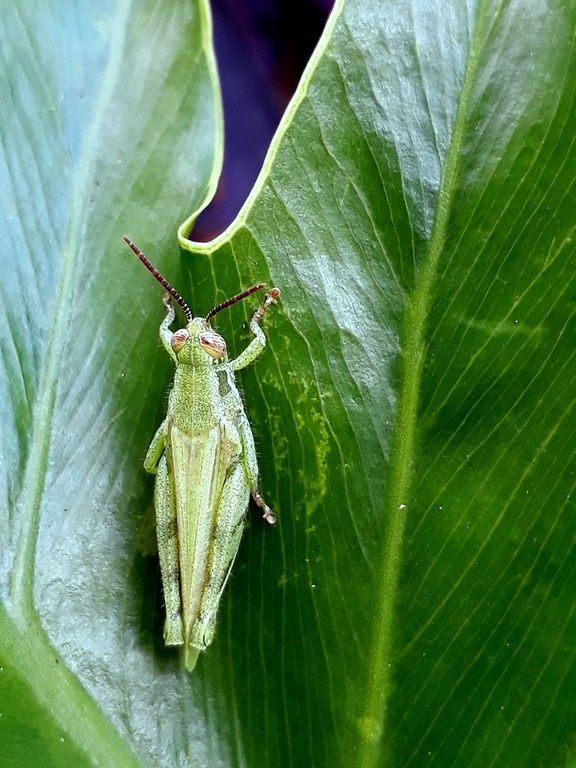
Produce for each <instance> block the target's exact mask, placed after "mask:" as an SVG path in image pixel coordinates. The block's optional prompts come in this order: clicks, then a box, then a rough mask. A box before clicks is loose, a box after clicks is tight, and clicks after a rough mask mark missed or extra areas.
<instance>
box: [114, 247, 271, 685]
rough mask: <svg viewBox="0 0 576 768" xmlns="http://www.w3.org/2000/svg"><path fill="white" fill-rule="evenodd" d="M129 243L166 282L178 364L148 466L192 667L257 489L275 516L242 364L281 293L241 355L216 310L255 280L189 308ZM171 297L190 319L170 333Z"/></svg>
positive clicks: (172, 351)
mask: <svg viewBox="0 0 576 768" xmlns="http://www.w3.org/2000/svg"><path fill="white" fill-rule="evenodd" d="M124 240H125V242H126V243H127V244H128V245H129V246H130V248H131V249H132V250H133V251H134V253H135V254H136V256H138V258H139V259H140V261H141V262H142V263H143V264H144V266H145V267H146V268H147V269H148V270H149V271H150V272H151V273H152V275H153V276H154V277H155V278H156V280H158V282H159V283H160V284H161V285H162V286H163V287H164V288H165V289H166V291H167V293H166V294H165V296H164V299H163V302H164V305H165V307H166V317H165V319H164V320H163V321H162V323H161V324H160V339H161V340H162V343H163V345H164V347H165V348H166V351H167V352H168V354H169V355H170V357H171V358H172V360H173V361H174V362H175V364H176V372H175V376H174V386H173V387H172V391H171V392H170V396H169V399H168V413H167V415H166V418H165V419H164V421H163V422H162V424H161V425H160V427H159V428H158V430H157V432H156V434H155V435H154V438H153V439H152V442H151V444H150V447H149V449H148V453H147V454H146V459H145V460H144V468H145V469H146V471H147V472H150V473H151V474H153V475H156V483H155V488H154V507H155V510H156V528H157V537H158V553H159V556H160V571H161V574H162V585H163V588H164V601H165V604H166V621H165V624H164V642H165V643H166V645H170V646H174V645H176V646H178V645H183V646H184V652H185V654H184V656H185V663H186V667H187V668H188V669H189V670H192V669H194V666H195V664H196V661H197V659H198V654H199V652H200V651H203V650H205V649H206V648H207V647H208V646H209V645H210V643H211V642H212V638H213V637H214V629H215V623H216V613H217V610H218V604H219V603H220V598H221V597H222V592H223V590H224V587H225V585H226V582H227V580H228V577H229V576H230V571H231V569H232V565H233V563H234V559H235V557H236V554H237V552H238V547H239V546H240V539H241V537H242V532H243V529H244V524H245V520H246V512H247V509H248V503H249V500H250V497H252V499H253V500H254V502H255V503H256V504H257V505H258V507H260V509H262V513H263V517H264V519H265V520H266V521H267V522H268V523H270V524H274V523H275V522H276V517H275V515H274V513H273V512H272V510H271V509H270V507H269V506H268V505H267V504H266V502H265V501H264V499H263V498H262V496H260V493H259V491H258V464H257V459H256V448H255V446H254V438H253V436H252V430H251V429H250V424H249V422H248V418H247V416H246V413H245V411H244V405H243V403H242V399H241V397H240V393H239V392H238V389H237V387H236V384H235V381H234V373H235V371H238V370H240V369H241V368H244V367H245V366H247V365H249V364H250V363H251V362H252V361H253V360H255V359H256V358H257V357H258V355H259V354H260V353H261V352H262V350H263V349H264V347H265V345H266V337H265V335H264V333H263V331H262V329H261V328H260V321H261V319H262V317H263V315H264V313H265V312H266V311H267V309H268V308H269V307H270V306H272V305H273V304H275V303H276V301H277V299H278V297H279V296H280V291H279V290H278V288H272V290H271V291H269V292H268V293H267V294H266V298H265V299H264V301H263V303H262V304H261V305H260V306H259V307H258V309H257V310H256V311H255V312H254V314H253V315H252V319H251V321H250V330H251V331H252V333H253V334H254V338H253V339H252V341H251V342H250V344H249V345H248V346H247V347H246V349H245V350H244V351H243V352H241V353H240V354H239V355H238V357H236V358H235V359H234V360H229V359H228V356H227V352H226V342H225V341H224V339H223V338H222V336H220V335H219V334H218V333H216V332H215V331H213V330H212V329H211V327H210V321H211V320H212V318H213V317H214V316H215V315H216V314H218V313H219V312H221V311H222V310H223V309H226V308H227V307H230V306H231V305H232V304H235V303H236V302H238V301H241V300H242V299H245V298H246V297H247V296H250V295H251V294H252V293H254V292H255V291H259V290H261V289H262V288H264V287H265V285H264V283H257V284H256V285H253V286H252V287H251V288H247V289H246V290H244V291H242V292H241V293H238V294H237V295H236V296H232V297H231V298H230V299H227V300H226V301H224V302H222V303H221V304H218V306H216V307H214V309H211V310H210V312H208V314H207V315H206V317H192V312H191V311H190V308H189V307H188V305H187V304H186V302H185V301H184V299H183V298H182V297H181V296H180V294H179V293H178V292H177V291H176V290H175V289H174V288H173V287H172V286H171V285H170V283H168V281H167V280H166V279H165V278H164V277H163V276H162V275H161V274H160V272H158V270H157V269H156V267H154V266H153V265H152V263H151V262H150V261H149V260H148V259H147V258H146V256H145V255H144V254H143V253H142V251H141V250H140V249H139V248H138V247H137V246H136V245H135V244H134V243H133V242H132V241H131V240H130V239H129V238H127V237H125V238H124ZM171 298H173V299H174V300H175V301H176V302H177V303H178V304H179V305H180V307H181V308H182V310H183V311H184V314H185V315H186V320H187V325H186V327H185V328H182V329H180V330H178V331H175V332H174V333H172V332H171V331H170V328H169V327H170V325H171V324H172V322H173V321H174V317H175V311H174V307H173V306H172V302H171V300H170V299H171Z"/></svg>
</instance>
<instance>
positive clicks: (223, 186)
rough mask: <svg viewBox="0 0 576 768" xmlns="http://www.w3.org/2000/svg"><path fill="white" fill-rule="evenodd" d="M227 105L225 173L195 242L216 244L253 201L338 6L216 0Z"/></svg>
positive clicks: (312, 0)
mask: <svg viewBox="0 0 576 768" xmlns="http://www.w3.org/2000/svg"><path fill="white" fill-rule="evenodd" d="M211 5H212V14H213V20H214V42H215V48H216V58H217V62H218V70H219V74H220V81H221V86H222V97H223V101H224V131H225V140H224V168H223V171H222V176H221V179H220V183H219V185H218V190H217V192H216V196H215V198H214V200H213V202H212V203H211V204H210V206H209V207H208V208H207V209H206V210H205V211H204V212H203V213H202V214H201V215H200V216H199V218H198V220H197V222H196V225H195V227H194V230H193V233H192V238H193V239H194V240H201V241H207V240H212V239H213V238H214V237H216V236H217V235H218V234H220V232H222V230H224V229H225V228H226V227H227V226H228V224H230V223H231V222H232V221H233V219H234V217H235V216H236V214H237V213H238V211H239V209H240V208H241V206H242V204H243V203H244V201H245V200H246V197H247V196H248V194H249V192H250V190H251V188H252V186H253V184H254V181H255V180H256V177H257V175H258V172H259V170H260V168H261V166H262V162H263V160H264V156H265V154H266V150H267V149H268V146H269V144H270V141H271V139H272V136H273V134H274V131H275V130H276V127H277V125H278V123H279V122H280V118H281V117H282V114H283V113H284V110H285V109H286V105H287V104H288V102H289V100H290V98H291V96H292V94H293V93H294V90H295V88H296V86H297V85H298V81H299V79H300V75H301V74H302V71H303V70H304V67H305V66H306V63H307V61H308V59H309V58H310V55H311V54H312V51H313V50H314V47H315V45H316V43H317V42H318V39H319V37H320V35H321V34H322V30H323V28H324V24H325V23H326V19H327V17H328V13H329V11H330V9H331V7H332V2H331V0H212V3H211Z"/></svg>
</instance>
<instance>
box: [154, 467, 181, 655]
mask: <svg viewBox="0 0 576 768" xmlns="http://www.w3.org/2000/svg"><path fill="white" fill-rule="evenodd" d="M154 506H155V508H156V530H157V537H158V554H159V556H160V571H161V573H162V587H163V590H164V602H165V604H166V621H165V623H164V642H165V643H166V645H182V643H183V642H184V639H183V633H182V601H181V597H180V575H179V574H180V570H179V563H178V535H177V530H176V502H175V499H174V490H173V488H172V483H171V482H170V478H169V477H168V465H167V462H166V456H162V457H161V458H160V461H159V462H158V471H157V474H156V485H155V488H154Z"/></svg>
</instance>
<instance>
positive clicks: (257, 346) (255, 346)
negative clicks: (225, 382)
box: [230, 288, 280, 371]
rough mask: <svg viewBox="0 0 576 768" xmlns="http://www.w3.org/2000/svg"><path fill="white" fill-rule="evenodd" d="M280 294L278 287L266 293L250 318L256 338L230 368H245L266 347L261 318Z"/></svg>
mask: <svg viewBox="0 0 576 768" xmlns="http://www.w3.org/2000/svg"><path fill="white" fill-rule="evenodd" d="M279 296H280V291H279V289H278V288H272V290H271V291H270V293H267V294H266V298H265V299H264V301H263V302H262V304H260V306H259V307H258V309H257V310H256V312H254V314H253V315H252V319H251V320H250V330H251V331H252V333H253V334H254V338H253V339H252V341H251V342H250V344H248V346H247V347H246V349H245V350H244V351H243V352H240V354H239V355H238V357H237V358H236V359H235V360H231V361H230V368H231V369H232V370H233V371H239V370H240V369H241V368H245V367H246V366H247V365H250V363H252V362H253V361H254V360H256V358H257V357H258V355H259V354H260V353H261V352H262V350H263V349H264V347H265V346H266V336H265V335H264V331H263V330H262V328H260V320H262V317H263V316H264V313H265V312H266V311H267V310H268V309H269V308H270V307H271V306H272V305H273V304H276V301H277V300H278V297H279Z"/></svg>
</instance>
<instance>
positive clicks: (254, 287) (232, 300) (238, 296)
mask: <svg viewBox="0 0 576 768" xmlns="http://www.w3.org/2000/svg"><path fill="white" fill-rule="evenodd" d="M262 288H266V283H256V285H251V286H250V288H246V290H244V291H240V293H237V294H236V295H235V296H231V297H230V298H229V299H226V301H223V302H222V303H221V304H217V305H216V306H215V307H214V309H211V310H210V312H208V314H207V315H206V317H205V318H204V319H205V320H206V322H207V323H208V322H210V320H211V319H212V318H213V317H214V315H217V314H218V312H222V310H223V309H228V307H231V306H232V304H236V302H238V301H242V299H245V298H246V297H247V296H250V295H251V294H253V293H256V291H260V290H262Z"/></svg>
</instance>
